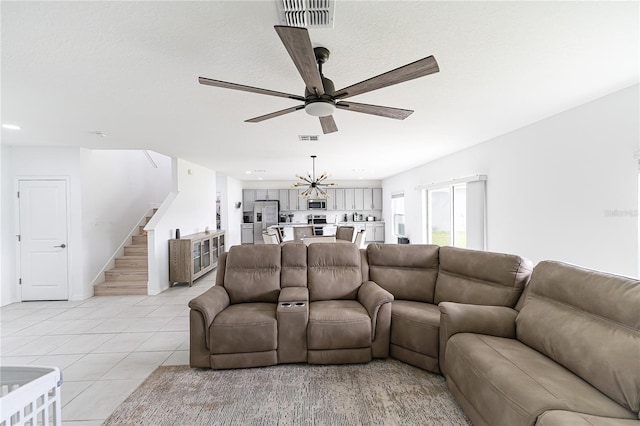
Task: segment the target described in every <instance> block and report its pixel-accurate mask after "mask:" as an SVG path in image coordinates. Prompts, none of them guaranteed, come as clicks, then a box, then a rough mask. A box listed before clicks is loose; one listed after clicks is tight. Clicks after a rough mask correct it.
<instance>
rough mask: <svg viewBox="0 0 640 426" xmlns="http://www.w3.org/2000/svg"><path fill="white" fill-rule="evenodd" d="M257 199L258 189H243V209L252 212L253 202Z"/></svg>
mask: <svg viewBox="0 0 640 426" xmlns="http://www.w3.org/2000/svg"><path fill="white" fill-rule="evenodd" d="M255 201H256V190H255V189H243V190H242V204H243V205H244V206H243V207H242V211H245V212H251V211H253V203H254V202H255Z"/></svg>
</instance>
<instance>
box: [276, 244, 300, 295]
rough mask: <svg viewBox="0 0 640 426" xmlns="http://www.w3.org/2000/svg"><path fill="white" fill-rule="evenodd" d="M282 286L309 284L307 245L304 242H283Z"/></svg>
mask: <svg viewBox="0 0 640 426" xmlns="http://www.w3.org/2000/svg"><path fill="white" fill-rule="evenodd" d="M281 247H282V270H281V272H280V287H282V288H285V287H306V286H307V246H306V245H304V244H303V243H290V244H282V246H281Z"/></svg>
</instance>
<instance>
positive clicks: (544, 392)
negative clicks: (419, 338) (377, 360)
mask: <svg viewBox="0 0 640 426" xmlns="http://www.w3.org/2000/svg"><path fill="white" fill-rule="evenodd" d="M445 358H446V360H447V371H446V373H447V374H446V375H447V380H448V381H451V382H453V386H455V388H457V391H458V392H460V393H461V394H462V396H463V397H464V399H466V400H467V401H468V402H469V404H470V405H472V406H473V408H474V409H475V410H476V411H477V412H478V413H482V416H483V417H484V419H483V420H484V421H485V423H487V424H491V425H516V424H517V425H525V424H529V425H532V424H534V423H535V421H536V419H537V417H538V416H539V415H541V414H542V413H544V412H545V411H547V410H568V411H578V412H581V413H585V414H593V415H598V416H608V417H618V418H634V417H635V415H634V413H633V412H631V411H629V410H627V409H625V408H624V407H622V406H621V405H619V404H617V403H616V402H614V401H613V400H611V399H610V398H608V397H607V396H606V395H604V394H603V393H601V392H600V391H598V390H597V389H596V388H594V387H593V386H591V385H590V384H589V383H587V382H585V381H584V380H582V379H580V378H579V377H578V376H576V375H574V374H573V373H571V372H570V371H569V370H567V369H565V368H564V367H562V366H561V365H560V364H557V363H555V362H554V361H552V360H551V359H550V358H547V357H546V356H544V355H542V354H541V353H539V352H537V351H535V350H533V349H531V348H530V347H528V346H526V345H524V344H523V343H521V342H519V341H518V340H515V339H508V338H503V337H495V336H487V335H482V334H471V333H460V334H456V335H454V336H453V337H452V338H451V339H449V341H448V343H447V349H446V353H445ZM449 385H450V387H451V385H452V383H449ZM452 391H453V390H452ZM454 393H455V392H454Z"/></svg>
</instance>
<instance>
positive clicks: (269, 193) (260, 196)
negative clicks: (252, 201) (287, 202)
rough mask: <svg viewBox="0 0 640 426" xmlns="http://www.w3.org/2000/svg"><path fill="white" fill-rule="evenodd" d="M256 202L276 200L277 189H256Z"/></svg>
mask: <svg viewBox="0 0 640 426" xmlns="http://www.w3.org/2000/svg"><path fill="white" fill-rule="evenodd" d="M255 191H256V200H277V199H278V197H279V196H280V190H278V189H256V190H255Z"/></svg>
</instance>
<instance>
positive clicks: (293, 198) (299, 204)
mask: <svg viewBox="0 0 640 426" xmlns="http://www.w3.org/2000/svg"><path fill="white" fill-rule="evenodd" d="M301 192H302V190H301V189H290V190H289V210H291V211H294V210H306V209H307V203H306V201H305V200H304V199H301V198H300V193H301Z"/></svg>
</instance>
